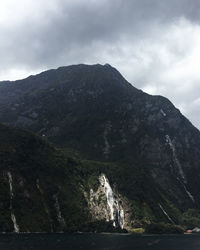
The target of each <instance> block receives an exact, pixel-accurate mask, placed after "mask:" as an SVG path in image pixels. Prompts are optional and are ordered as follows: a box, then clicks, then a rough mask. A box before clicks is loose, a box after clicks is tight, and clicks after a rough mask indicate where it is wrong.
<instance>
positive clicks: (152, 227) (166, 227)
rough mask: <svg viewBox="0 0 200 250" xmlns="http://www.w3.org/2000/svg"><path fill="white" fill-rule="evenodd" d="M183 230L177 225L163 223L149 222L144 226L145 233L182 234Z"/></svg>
mask: <svg viewBox="0 0 200 250" xmlns="http://www.w3.org/2000/svg"><path fill="white" fill-rule="evenodd" d="M184 231H185V229H184V228H183V227H181V226H179V225H173V224H164V223H151V224H149V225H146V227H145V233H149V234H182V233H184Z"/></svg>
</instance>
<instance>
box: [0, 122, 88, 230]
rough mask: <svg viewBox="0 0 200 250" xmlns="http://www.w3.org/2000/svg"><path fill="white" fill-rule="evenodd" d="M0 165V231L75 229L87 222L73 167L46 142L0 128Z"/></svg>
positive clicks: (74, 163) (77, 177) (79, 182)
mask: <svg viewBox="0 0 200 250" xmlns="http://www.w3.org/2000/svg"><path fill="white" fill-rule="evenodd" d="M0 166H1V167H0V180H1V181H0V231H1V232H2V231H4V232H5V231H15V232H18V231H22V232H40V231H45V232H51V231H54V232H55V231H56V232H57V231H63V230H64V231H70V230H78V228H79V226H80V227H81V225H82V224H84V223H86V222H87V221H89V220H90V217H89V214H88V209H87V203H86V200H85V198H84V196H83V193H82V192H81V191H80V186H81V183H82V185H84V182H83V181H82V180H81V178H80V175H79V174H77V173H79V172H78V171H79V170H78V169H79V167H78V163H76V162H75V161H74V160H72V159H71V158H70V157H67V156H65V155H64V154H63V153H62V152H61V151H60V150H57V149H55V148H54V147H53V146H52V145H50V144H49V143H48V142H46V141H44V140H42V139H41V138H39V137H38V136H34V135H33V134H31V133H28V132H25V131H21V130H16V129H9V128H7V127H4V126H2V125H0ZM74 197H76V199H75V198H74Z"/></svg>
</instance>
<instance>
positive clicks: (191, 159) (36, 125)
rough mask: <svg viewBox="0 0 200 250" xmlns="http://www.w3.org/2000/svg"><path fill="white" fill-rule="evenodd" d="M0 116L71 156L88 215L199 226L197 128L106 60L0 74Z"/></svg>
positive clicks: (125, 224) (199, 135)
mask: <svg viewBox="0 0 200 250" xmlns="http://www.w3.org/2000/svg"><path fill="white" fill-rule="evenodd" d="M0 122H1V123H3V124H5V125H7V126H9V127H18V128H23V129H27V130H30V131H32V132H34V133H36V134H38V135H41V136H43V137H44V138H46V139H48V140H50V141H51V142H52V143H54V144H55V145H56V146H57V147H61V148H62V150H63V152H70V154H72V155H75V156H76V157H78V159H79V160H80V161H81V164H83V165H82V168H81V172H79V173H77V175H76V176H78V177H79V178H80V180H82V182H84V183H85V184H84V185H86V186H87V187H88V189H87V188H85V186H84V185H82V184H78V187H79V188H80V187H84V188H83V189H82V191H80V190H79V192H80V193H82V194H83V195H84V199H83V200H84V201H85V202H86V204H87V205H86V206H85V207H86V208H87V209H89V211H90V214H91V216H92V218H93V219H92V221H95V219H96V220H99V221H102V220H108V221H109V220H111V221H114V223H115V224H119V225H120V223H121V221H122V220H123V223H122V224H123V227H125V228H127V229H130V228H132V227H134V226H136V225H142V224H144V223H150V222H151V221H156V222H158V221H164V222H169V223H175V224H183V225H184V224H185V225H186V224H190V225H197V226H198V225H199V226H200V219H199V217H198V213H199V208H200V192H199V190H200V184H199V177H200V169H199V165H200V132H199V131H198V130H197V129H196V128H195V127H194V126H193V125H192V124H191V123H190V121H188V120H187V119H186V118H185V117H184V116H183V115H182V114H181V113H180V111H179V110H178V109H176V108H175V107H174V105H173V104H172V103H171V102H170V101H169V100H168V99H166V98H164V97H161V96H151V95H148V94H146V93H144V92H142V91H141V90H138V89H136V88H134V87H133V86H132V85H131V84H130V83H128V82H127V81H126V80H125V79H124V78H123V76H122V75H121V74H120V73H119V72H118V71H117V70H116V69H115V68H113V67H112V66H110V65H108V64H106V65H104V66H102V65H99V64H98V65H92V66H90V65H82V64H81V65H73V66H68V67H61V68H58V69H57V70H49V71H46V72H43V73H41V74H39V75H36V76H30V77H28V78H26V79H24V80H19V81H15V82H1V83H0ZM63 154H65V153H63ZM83 159H85V160H83ZM88 171H89V172H88ZM52 181H53V180H52ZM78 187H77V188H78ZM105 187H106V188H105ZM105 190H107V194H106V192H105ZM108 190H110V191H109V194H110V195H111V197H113V198H112V199H111V200H110V201H109V199H108ZM77 192H78V191H77ZM102 195H104V198H103V200H101V196H102ZM105 197H107V198H105ZM71 199H72V200H73V197H72V198H71ZM106 199H107V205H106V203H105V201H106ZM113 200H114V203H115V204H114V203H113ZM102 211H104V212H102ZM109 211H110V215H109ZM88 221H89V220H88Z"/></svg>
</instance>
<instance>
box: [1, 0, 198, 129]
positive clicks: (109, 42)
mask: <svg viewBox="0 0 200 250" xmlns="http://www.w3.org/2000/svg"><path fill="white" fill-rule="evenodd" d="M0 32H1V33H0V34H1V39H0V58H1V67H0V80H4V79H17V78H22V77H25V76H28V75H29V74H33V73H36V72H40V71H42V70H46V69H49V68H55V67H58V66H63V65H70V64H77V63H89V64H93V63H102V64H104V63H110V64H111V65H113V66H115V67H116V68H117V69H118V70H119V71H120V72H121V73H122V74H123V75H124V76H125V78H127V79H128V80H129V81H130V82H131V83H132V84H133V85H134V86H136V87H138V88H141V89H143V90H144V91H147V92H148V93H151V94H160V95H164V96H166V97H168V98H169V99H170V100H171V101H172V102H174V103H175V105H176V106H177V107H178V108H180V109H181V111H182V112H183V113H184V114H185V115H186V116H187V117H188V118H189V119H190V120H191V121H192V122H193V123H194V125H196V126H198V127H199V128H200V117H199V110H200V109H199V108H200V94H199V93H200V73H199V69H198V65H199V64H200V57H199V54H200V1H199V0H168V1H160V0H109V1H108V0H101V1H100V0H73V1H72V0H51V1H48V0H37V1H34V0H18V1H13V0H1V1H0Z"/></svg>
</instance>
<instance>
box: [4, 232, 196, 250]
mask: <svg viewBox="0 0 200 250" xmlns="http://www.w3.org/2000/svg"><path fill="white" fill-rule="evenodd" d="M4 249H5V250H30V249H31V250H35V249H37V250H61V249H62V250H64V249H67V250H68V249H69V250H70V249H87V250H93V249H97V250H98V249H99V250H103V249H104V250H114V249H117V250H118V249H120V250H129V249H130V250H131V249H136V250H137V249H140V250H146V249H150V250H186V249H187V250H200V235H163V236H157V235H154V236H149V235H148V236H144V235H142V236H141V235H139V236H134V235H128V234H127V235H120V234H92V233H91V234H89V233H88V234H85V233H84V234H54V233H53V234H39V233H38V234H0V250H4Z"/></svg>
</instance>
